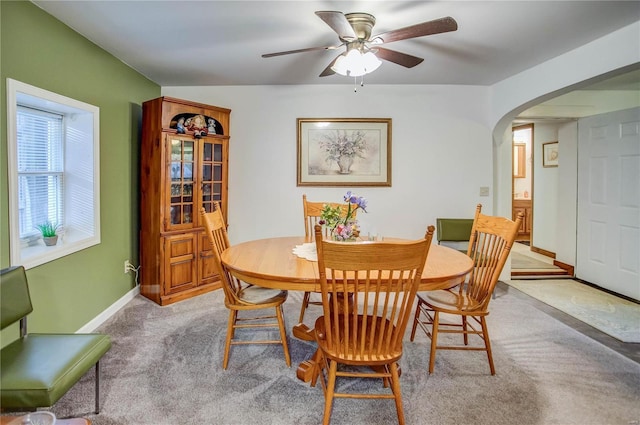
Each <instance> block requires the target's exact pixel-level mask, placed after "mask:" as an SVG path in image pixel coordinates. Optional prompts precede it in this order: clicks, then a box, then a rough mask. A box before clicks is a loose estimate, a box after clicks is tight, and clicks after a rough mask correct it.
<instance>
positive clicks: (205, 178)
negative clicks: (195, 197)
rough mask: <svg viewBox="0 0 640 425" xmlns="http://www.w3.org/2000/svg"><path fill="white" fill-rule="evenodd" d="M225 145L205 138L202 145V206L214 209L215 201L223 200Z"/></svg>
mask: <svg viewBox="0 0 640 425" xmlns="http://www.w3.org/2000/svg"><path fill="white" fill-rule="evenodd" d="M222 148H223V145H222V143H221V142H219V141H216V140H203V145H202V171H201V176H202V186H201V187H202V190H201V192H200V193H201V196H202V206H203V207H204V209H205V211H207V212H211V211H213V203H214V202H216V201H220V203H221V204H222V202H223V193H222V192H223V181H222V176H223V169H222V167H223V150H222Z"/></svg>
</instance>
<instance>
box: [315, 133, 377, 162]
mask: <svg viewBox="0 0 640 425" xmlns="http://www.w3.org/2000/svg"><path fill="white" fill-rule="evenodd" d="M320 147H321V148H322V149H324V150H325V152H326V154H327V156H326V158H325V159H326V161H327V162H335V163H336V164H338V165H339V166H340V167H341V169H342V167H343V166H344V165H341V162H344V160H345V159H349V160H350V161H351V162H352V161H353V158H354V157H356V156H357V157H360V158H363V157H364V156H363V153H364V151H365V150H366V149H367V141H366V139H365V133H364V132H363V131H360V130H355V131H352V132H351V134H347V132H346V131H340V130H336V132H335V133H329V134H327V135H325V140H322V141H321V142H320ZM350 165H351V164H350V163H349V166H347V168H348V167H350Z"/></svg>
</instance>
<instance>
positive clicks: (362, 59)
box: [331, 49, 382, 77]
mask: <svg viewBox="0 0 640 425" xmlns="http://www.w3.org/2000/svg"><path fill="white" fill-rule="evenodd" d="M381 64H382V62H381V61H380V59H378V58H377V57H376V55H374V54H373V52H371V51H368V52H366V53H364V54H362V53H361V52H360V50H358V49H351V50H349V51H348V52H347V53H345V54H343V55H340V56H338V58H337V59H336V61H335V63H334V64H333V66H332V67H331V69H332V70H333V71H334V72H335V73H337V74H340V75H344V76H347V77H360V76H361V75H365V74H369V73H370V72H373V71H375V70H376V69H378V67H379V66H380V65H381Z"/></svg>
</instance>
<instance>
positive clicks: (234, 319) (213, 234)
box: [200, 202, 291, 369]
mask: <svg viewBox="0 0 640 425" xmlns="http://www.w3.org/2000/svg"><path fill="white" fill-rule="evenodd" d="M220 208H221V207H220V203H219V202H216V203H215V207H214V210H213V211H212V212H210V213H207V212H206V211H205V209H204V208H201V209H200V215H201V216H202V218H203V223H204V227H205V229H206V231H207V235H208V237H209V240H210V241H211V244H212V245H213V256H214V259H215V264H216V266H217V268H218V273H219V274H220V281H221V283H222V289H223V290H224V305H225V306H226V307H227V308H228V309H229V320H228V323H227V337H226V341H225V347H224V358H223V360H222V367H223V369H226V368H227V365H228V363H229V352H230V350H231V346H232V345H242V344H281V345H282V349H283V351H284V358H285V361H286V363H287V366H291V357H290V356H289V346H288V344H287V333H286V331H285V325H284V317H283V312H282V304H284V302H285V301H286V300H287V295H288V292H287V291H281V290H278V289H269V288H262V287H260V286H253V285H248V284H246V283H243V282H242V281H240V280H239V279H237V278H236V277H235V276H233V274H231V273H230V272H229V271H228V270H227V269H226V268H225V267H224V265H223V264H222V260H221V259H220V255H221V254H222V252H223V251H224V250H225V249H227V248H228V247H229V237H228V235H227V228H226V224H225V222H224V218H223V217H222V210H221V209H220ZM270 308H273V309H275V314H273V315H267V316H256V315H252V316H248V315H246V316H245V315H243V316H242V317H239V316H238V314H239V313H240V312H245V311H248V310H251V311H256V310H265V309H270ZM272 319H276V321H272ZM248 328H259V329H263V330H264V329H268V328H278V329H279V331H280V339H270V340H254V339H251V340H241V339H236V338H235V332H236V329H248Z"/></svg>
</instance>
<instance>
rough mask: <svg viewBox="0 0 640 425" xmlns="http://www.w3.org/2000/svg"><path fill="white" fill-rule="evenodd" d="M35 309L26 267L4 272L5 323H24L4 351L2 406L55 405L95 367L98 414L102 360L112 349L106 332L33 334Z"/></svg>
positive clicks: (0, 298) (1, 306)
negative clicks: (29, 326)
mask: <svg viewBox="0 0 640 425" xmlns="http://www.w3.org/2000/svg"><path fill="white" fill-rule="evenodd" d="M32 311H33V307H32V305H31V297H30V295H29V287H28V284H27V276H26V274H25V271H24V268H23V267H22V266H19V267H11V268H7V269H3V270H1V271H0V316H1V326H0V329H4V328H6V327H7V326H9V325H11V324H13V323H16V322H19V323H20V338H19V339H17V340H16V341H13V342H12V343H10V344H8V345H7V346H5V347H4V348H2V351H1V352H0V393H1V395H0V406H2V410H3V411H27V410H35V409H37V408H38V407H51V406H53V405H54V404H55V403H56V402H57V401H58V400H59V399H60V398H61V397H62V396H63V395H64V394H65V393H66V392H67V391H68V390H69V389H70V388H71V387H72V386H73V385H74V384H75V383H76V382H78V381H79V380H80V378H82V376H83V375H84V374H85V373H86V372H87V371H88V370H89V369H91V368H92V367H94V365H95V374H96V377H95V391H96V396H95V412H96V413H99V412H100V391H99V389H100V358H101V357H102V356H103V355H104V354H105V353H106V352H107V351H109V349H110V348H111V338H110V337H109V336H108V335H103V334H96V333H92V334H29V333H27V315H28V314H29V313H31V312H32Z"/></svg>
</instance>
